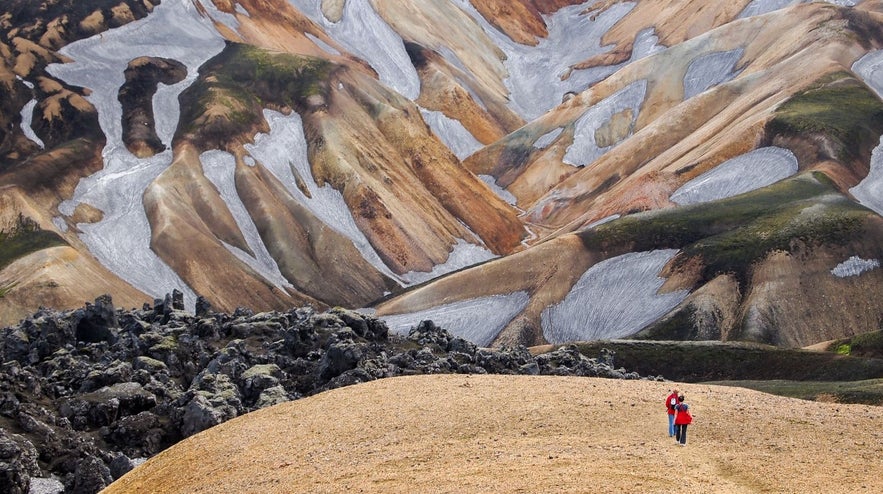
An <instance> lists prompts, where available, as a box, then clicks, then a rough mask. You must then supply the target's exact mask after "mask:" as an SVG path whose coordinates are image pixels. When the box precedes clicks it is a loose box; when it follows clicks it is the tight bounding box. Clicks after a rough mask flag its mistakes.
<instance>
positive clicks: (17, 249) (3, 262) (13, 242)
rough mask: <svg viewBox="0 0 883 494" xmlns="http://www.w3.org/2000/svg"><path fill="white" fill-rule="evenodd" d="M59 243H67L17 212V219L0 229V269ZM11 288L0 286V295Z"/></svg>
mask: <svg viewBox="0 0 883 494" xmlns="http://www.w3.org/2000/svg"><path fill="white" fill-rule="evenodd" d="M59 245H67V242H65V241H64V240H63V239H62V238H61V237H60V236H59V235H58V234H57V233H55V232H50V231H47V230H43V229H41V228H40V227H39V226H37V223H36V222H35V221H34V220H32V219H31V218H28V217H26V216H23V215H21V214H19V216H18V221H16V223H15V224H14V225H13V226H12V227H11V228H8V229H6V230H0V269H3V268H5V267H6V266H8V265H9V264H11V263H12V262H13V261H15V260H16V259H19V258H21V257H24V256H26V255H28V254H31V253H33V252H37V251H39V250H43V249H48V248H49V247H56V246H59ZM11 288H12V286H11V285H6V286H5V287H0V296H2V295H5V294H6V293H7V292H8V291H9V290H10V289H11Z"/></svg>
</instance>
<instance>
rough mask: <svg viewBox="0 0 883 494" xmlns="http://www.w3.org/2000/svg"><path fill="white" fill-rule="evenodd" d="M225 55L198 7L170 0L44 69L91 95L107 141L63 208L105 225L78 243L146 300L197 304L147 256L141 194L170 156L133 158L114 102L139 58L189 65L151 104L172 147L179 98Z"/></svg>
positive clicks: (90, 228) (92, 227)
mask: <svg viewBox="0 0 883 494" xmlns="http://www.w3.org/2000/svg"><path fill="white" fill-rule="evenodd" d="M223 48H224V40H223V39H222V38H221V37H220V36H219V35H218V33H217V32H216V31H215V29H214V27H213V26H212V25H211V23H210V22H209V21H208V20H206V19H204V18H202V17H201V16H200V15H199V14H198V13H197V11H196V7H194V6H193V4H191V3H190V2H184V1H182V0H174V1H173V0H170V1H165V2H163V3H162V4H161V5H159V6H157V7H156V8H155V9H154V11H153V13H151V14H149V15H148V16H147V17H145V18H144V19H141V20H139V21H135V22H132V23H130V24H126V25H125V26H122V27H120V28H117V29H113V30H110V31H107V32H105V33H103V34H101V35H97V36H93V37H92V38H89V39H86V40H82V41H78V42H76V43H73V44H70V45H67V46H66V47H64V48H63V49H62V50H61V53H62V54H64V55H65V56H67V57H69V58H70V59H72V60H74V62H73V63H68V64H64V65H60V64H54V65H50V66H49V67H47V70H48V71H49V72H50V73H51V74H52V75H54V76H56V77H58V78H59V79H62V80H64V81H65V82H67V83H68V84H73V85H77V86H83V87H87V88H89V89H90V90H91V91H92V94H91V95H89V96H88V99H89V101H90V102H91V103H92V104H93V105H95V108H96V109H97V110H98V118H99V123H100V125H101V128H102V130H103V131H104V133H105V135H106V136H107V145H106V146H105V148H104V152H103V157H104V169H103V170H101V171H100V172H98V173H96V174H94V175H92V176H90V177H87V178H85V179H83V180H81V181H80V183H79V185H78V186H77V189H76V191H75V193H74V197H73V199H72V200H70V201H65V203H62V204H61V205H60V206H59V210H60V211H61V212H62V214H65V215H70V214H72V213H73V211H74V209H75V208H76V206H77V204H79V203H87V204H91V205H92V206H95V207H97V208H98V209H100V210H102V211H103V213H104V217H103V219H102V220H101V221H99V222H97V223H93V224H81V225H79V228H80V230H82V233H81V234H80V239H81V240H83V242H84V243H85V244H86V245H87V246H88V247H89V250H90V251H91V252H92V253H93V254H94V255H95V257H96V258H98V260H99V261H101V263H102V264H104V265H105V266H107V267H108V268H109V269H110V270H111V271H113V272H114V273H115V274H117V275H118V276H120V277H121V278H122V279H124V280H126V281H127V282H129V283H131V284H132V285H134V286H135V287H136V288H138V289H140V290H142V291H144V292H146V293H148V294H152V295H154V296H161V295H162V294H165V293H169V292H171V291H172V290H173V289H175V288H177V289H180V290H181V291H183V292H184V296H185V300H186V303H188V304H193V303H195V299H196V297H195V295H194V294H193V292H192V291H191V290H190V289H189V288H188V287H187V285H186V284H185V283H184V282H183V281H182V280H181V279H180V278H179V277H178V275H177V274H176V273H175V272H174V271H172V269H171V268H169V267H168V266H167V265H166V264H165V263H164V262H163V261H162V260H161V259H160V258H159V257H157V256H156V254H154V252H153V251H152V250H150V227H149V224H148V221H147V216H146V214H145V212H144V208H143V207H142V206H141V197H142V195H143V193H144V190H145V189H146V188H147V186H148V185H149V184H150V183H151V182H152V181H153V180H154V179H155V178H156V177H157V176H158V175H159V174H160V173H162V171H163V170H165V169H166V168H167V167H168V166H169V164H170V163H171V160H172V153H171V151H165V152H163V153H161V154H158V155H156V156H153V157H151V158H147V159H139V158H137V157H135V156H133V155H132V154H131V153H129V151H128V150H127V149H126V147H125V145H124V144H123V142H122V108H121V105H120V102H119V101H118V100H117V95H118V93H119V89H120V86H121V85H122V84H123V82H124V76H123V73H124V71H125V69H126V66H127V64H128V63H129V61H130V60H132V59H134V58H137V57H140V56H154V57H166V58H172V59H175V60H178V61H180V62H182V63H184V64H185V65H186V66H187V71H188V72H187V77H186V78H185V79H184V80H183V81H182V82H180V83H178V84H175V85H173V86H169V87H162V86H161V87H160V90H159V91H157V93H156V96H155V97H154V104H155V105H156V108H155V112H154V113H155V114H156V115H157V117H158V118H157V124H158V126H157V131H158V132H159V133H160V137H161V138H162V139H163V142H164V143H165V144H166V145H168V144H169V143H170V139H171V135H172V132H173V130H174V127H175V126H176V125H177V120H178V118H179V116H178V102H177V97H178V95H179V94H180V93H181V91H183V90H184V89H185V88H186V87H187V86H189V85H190V84H192V82H193V81H194V80H195V79H196V77H197V75H198V73H197V69H198V67H199V66H200V65H202V64H203V63H205V61H206V60H208V59H209V58H211V57H213V56H214V55H216V54H217V53H219V52H220V51H221V50H222V49H223Z"/></svg>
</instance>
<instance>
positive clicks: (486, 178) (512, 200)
mask: <svg viewBox="0 0 883 494" xmlns="http://www.w3.org/2000/svg"><path fill="white" fill-rule="evenodd" d="M478 178H480V179H481V181H482V182H484V183H486V184H487V186H488V187H490V188H491V190H492V191H494V193H495V194H497V196H499V198H500V199H502V200H504V201H506V202H507V203H508V204H509V205H511V206H515V205H516V204H517V203H518V198H517V197H515V196H514V195H513V194H512V193H511V192H509V191H508V190H506V189H504V188H502V187H500V185H499V184H497V179H495V178H494V177H493V175H479V176H478Z"/></svg>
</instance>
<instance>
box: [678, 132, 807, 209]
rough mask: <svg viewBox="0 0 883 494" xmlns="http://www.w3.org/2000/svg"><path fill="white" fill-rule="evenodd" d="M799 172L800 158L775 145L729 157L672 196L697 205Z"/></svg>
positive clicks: (680, 202) (758, 186) (685, 202)
mask: <svg viewBox="0 0 883 494" xmlns="http://www.w3.org/2000/svg"><path fill="white" fill-rule="evenodd" d="M795 173H797V157H795V156H794V153H792V152H791V151H790V150H788V149H784V148H779V147H775V146H770V147H764V148H758V149H755V150H754V151H751V152H748V153H745V154H743V155H740V156H736V157H735V158H732V159H729V160H727V161H725V162H723V163H721V164H720V165H718V166H716V167H714V168H713V169H711V170H709V171H707V172H705V173H703V174H702V175H699V176H698V177H696V178H694V179H693V180H690V181H689V182H687V183H685V184H684V185H682V186H681V187H680V188H679V189H678V190H676V191H675V192H674V193H673V194H672V195H671V197H670V199H671V201H672V202H674V203H675V204H680V205H686V204H697V203H701V202H709V201H715V200H718V199H723V198H726V197H732V196H735V195H738V194H743V193H745V192H750V191H752V190H756V189H759V188H761V187H766V186H767V185H770V184H773V183H775V182H778V181H779V180H782V179H783V178H787V177H790V176H792V175H794V174H795Z"/></svg>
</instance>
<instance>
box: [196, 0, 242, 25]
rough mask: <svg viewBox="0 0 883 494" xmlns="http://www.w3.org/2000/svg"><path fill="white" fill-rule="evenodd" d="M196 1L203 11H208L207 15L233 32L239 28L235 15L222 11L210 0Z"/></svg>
mask: <svg viewBox="0 0 883 494" xmlns="http://www.w3.org/2000/svg"><path fill="white" fill-rule="evenodd" d="M197 1H198V2H199V4H200V5H202V6H203V7H204V8H205V11H206V12H207V13H208V16H209V17H211V18H212V20H214V21H216V22H220V23H221V24H223V25H225V26H227V27H228V28H229V29H230V30H231V31H233V32H237V31H238V30H239V21H237V20H236V16H235V15H233V14H228V13H226V12H222V11H221V10H219V9H218V8H217V7H216V6H215V3H214V2H213V1H212V0H197Z"/></svg>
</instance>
